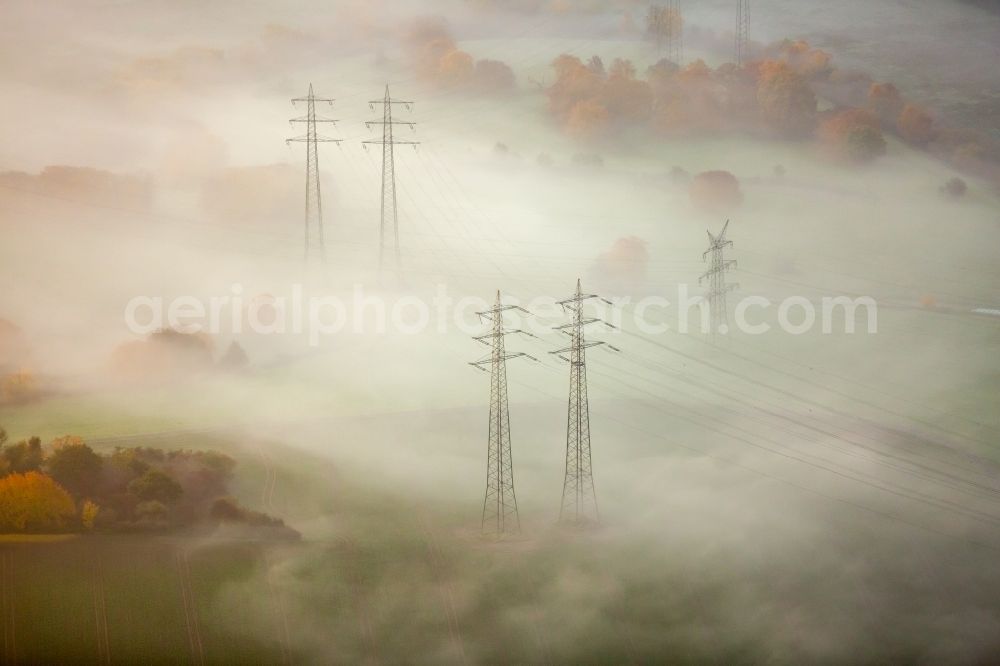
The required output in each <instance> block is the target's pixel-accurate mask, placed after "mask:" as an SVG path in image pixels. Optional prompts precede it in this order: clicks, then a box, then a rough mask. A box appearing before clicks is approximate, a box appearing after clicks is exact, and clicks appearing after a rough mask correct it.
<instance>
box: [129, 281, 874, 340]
mask: <svg viewBox="0 0 1000 666" xmlns="http://www.w3.org/2000/svg"><path fill="white" fill-rule="evenodd" d="M246 291H247V290H245V289H244V288H243V286H242V285H241V284H234V285H232V286H231V288H230V289H229V291H228V293H224V294H218V295H211V296H208V297H203V296H202V297H198V296H193V295H186V296H175V297H169V298H168V297H163V296H135V297H133V298H131V299H130V300H129V301H128V303H127V304H126V305H125V308H124V312H123V314H124V321H125V325H126V327H127V328H128V330H129V331H130V332H132V333H134V334H136V335H148V334H149V333H152V332H154V331H158V330H162V329H173V330H176V331H179V332H182V333H208V334H213V335H214V334H233V335H239V334H241V333H244V332H252V333H255V334H258V335H297V336H305V337H306V338H307V339H308V342H309V344H310V345H313V346H316V345H319V344H320V343H321V341H322V340H323V338H325V337H328V336H332V335H336V334H338V333H347V332H349V333H354V334H376V335H384V334H402V335H417V334H421V333H426V332H429V331H432V332H437V333H448V332H452V331H455V330H457V331H460V332H462V333H465V334H469V335H476V334H478V333H481V332H482V330H483V325H482V321H481V320H480V318H479V317H478V316H477V313H478V312H483V311H486V310H489V309H490V308H491V307H492V306H493V304H494V303H493V300H492V299H487V298H484V297H475V296H453V295H451V294H450V292H449V288H448V286H447V285H444V284H439V285H437V287H436V288H435V289H434V291H433V294H428V295H420V296H418V295H413V294H387V293H386V292H382V291H376V290H368V289H366V288H365V287H364V286H363V285H360V284H355V285H353V287H352V288H350V289H349V290H344V291H343V292H341V293H335V294H323V295H311V294H307V293H306V290H305V289H304V288H303V286H302V285H299V284H296V285H292V286H291V287H290V289H289V290H288V293H286V294H278V295H274V294H256V295H250V294H248V293H246ZM558 300H560V299H558V298H555V297H552V296H543V295H540V296H535V297H533V298H531V299H530V300H521V299H518V298H516V297H515V296H512V295H508V294H504V295H503V304H505V305H517V306H520V307H521V308H524V310H527V314H526V313H525V312H522V311H521V310H517V309H511V310H508V311H506V312H505V313H504V324H505V325H506V326H509V327H511V328H518V329H521V330H524V331H527V332H529V333H532V334H534V335H542V334H544V333H547V332H549V331H550V330H551V327H552V325H553V324H555V323H563V322H565V316H566V313H565V312H564V311H563V309H562V306H560V305H559V304H558V302H557V301H558ZM727 306H728V307H727V308H726V310H727V313H728V316H727V317H726V319H725V321H721V322H720V321H716V322H713V321H712V318H711V311H710V307H709V302H708V300H706V298H705V297H703V296H702V295H700V294H698V293H692V290H691V289H689V286H688V285H687V284H684V283H681V284H678V285H677V288H676V294H675V295H674V297H673V298H667V297H666V296H663V295H645V296H641V297H633V296H617V297H615V296H611V297H607V299H606V300H604V299H592V300H588V301H586V304H585V308H586V312H587V315H588V316H592V317H594V318H596V319H599V320H603V321H605V322H607V323H608V324H610V325H611V328H612V330H613V329H621V328H623V327H625V328H626V329H633V330H635V331H637V332H640V333H645V334H661V333H666V332H675V333H680V334H686V333H691V332H700V333H719V334H723V335H725V334H730V333H732V332H733V330H734V329H735V330H736V331H738V332H740V333H742V334H745V335H762V334H765V333H768V332H770V331H772V330H774V329H775V328H777V329H778V330H781V331H782V332H784V333H787V334H789V335H802V334H804V333H808V332H810V331H813V330H815V329H816V327H817V326H819V330H820V331H821V332H822V333H824V334H830V333H834V332H837V333H840V332H843V333H848V334H853V333H855V332H864V333H867V334H874V333H876V332H877V331H878V305H877V303H876V301H875V300H874V299H873V298H871V297H867V296H861V297H850V296H826V297H823V298H819V299H808V298H805V297H802V296H787V297H783V298H781V299H778V300H776V301H772V300H771V299H769V298H767V297H765V296H761V295H745V296H738V295H735V294H731V295H730V296H729V299H728V304H727ZM713 328H714V329H715V330H713Z"/></svg>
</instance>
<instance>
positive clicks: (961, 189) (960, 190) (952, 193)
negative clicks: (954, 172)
mask: <svg viewBox="0 0 1000 666" xmlns="http://www.w3.org/2000/svg"><path fill="white" fill-rule="evenodd" d="M968 189H969V187H968V185H966V184H965V181H964V180H962V179H961V178H957V177H956V178H949V179H948V181H947V182H946V183H945V184H944V185H942V186H941V192H942V193H943V194H945V195H946V196H949V197H951V198H952V199H960V198H961V197H963V196H965V192H966V190H968Z"/></svg>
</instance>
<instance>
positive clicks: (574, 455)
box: [549, 280, 620, 527]
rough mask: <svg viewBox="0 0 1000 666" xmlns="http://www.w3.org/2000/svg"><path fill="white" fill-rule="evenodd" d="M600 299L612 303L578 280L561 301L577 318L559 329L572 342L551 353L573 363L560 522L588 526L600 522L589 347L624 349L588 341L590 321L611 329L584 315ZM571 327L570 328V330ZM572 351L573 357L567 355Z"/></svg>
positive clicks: (570, 376)
mask: <svg viewBox="0 0 1000 666" xmlns="http://www.w3.org/2000/svg"><path fill="white" fill-rule="evenodd" d="M592 298H597V299H600V300H601V301H603V302H605V303H607V304H608V305H612V303H611V301H608V300H605V299H603V298H600V297H599V296H597V295H596V294H584V293H583V292H582V291H581V290H580V280H577V281H576V294H574V295H573V296H571V297H570V298H567V299H565V300H562V301H558V304H559V305H561V306H562V308H563V311H569V312H570V313H571V314H572V317H573V321H571V322H570V323H568V324H563V325H562V326H557V327H556V330H561V331H562V332H564V333H566V334H567V335H569V336H570V338H572V343H571V344H570V346H569V347H566V348H565V349H557V350H556V351H552V352H549V353H550V354H557V355H558V356H559V358H561V359H562V360H564V361H568V362H569V367H570V369H569V408H568V410H567V415H566V473H565V476H564V478H563V491H562V506H561V507H560V509H559V522H561V523H563V524H567V525H571V526H574V527H586V526H588V525H594V524H597V523H598V522H600V513H599V512H598V510H597V494H596V492H595V491H594V473H593V467H592V465H591V460H590V406H589V403H588V401H587V358H586V350H587V349H588V348H589V347H597V346H599V345H606V347H607V348H608V349H611V350H612V351H616V352H617V351H620V350H619V349H618V348H617V347H613V346H611V345H608V344H607V343H605V342H599V341H592V342H586V341H585V340H584V336H583V329H584V327H585V326H587V325H588V324H593V323H596V322H600V323H602V324H604V325H606V326H608V327H610V328H614V326H612V325H611V324H609V323H607V322H604V321H602V320H600V319H597V318H595V317H584V316H583V303H584V301H586V300H589V299H592ZM566 329H569V330H566ZM567 353H568V354H569V357H567V356H566V354H567Z"/></svg>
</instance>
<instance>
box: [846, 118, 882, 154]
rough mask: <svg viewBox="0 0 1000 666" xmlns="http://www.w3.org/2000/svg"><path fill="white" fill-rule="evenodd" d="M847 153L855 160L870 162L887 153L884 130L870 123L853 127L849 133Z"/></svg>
mask: <svg viewBox="0 0 1000 666" xmlns="http://www.w3.org/2000/svg"><path fill="white" fill-rule="evenodd" d="M846 143H847V145H846V155H847V157H848V159H850V160H852V161H854V162H870V161H872V160H873V159H875V158H876V157H879V156H880V155H884V154H885V139H884V138H883V137H882V132H880V131H879V130H878V129H876V128H874V127H870V126H868V125H858V126H855V127H852V128H851V129H850V130H849V131H848V133H847V139H846Z"/></svg>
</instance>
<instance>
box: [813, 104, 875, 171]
mask: <svg viewBox="0 0 1000 666" xmlns="http://www.w3.org/2000/svg"><path fill="white" fill-rule="evenodd" d="M819 135H820V138H821V139H822V140H823V142H824V143H825V144H826V145H827V146H828V147H829V148H830V149H831V150H832V151H833V152H834V153H835V154H837V155H839V156H840V157H843V158H846V159H848V160H851V161H853V162H869V161H871V160H873V159H875V158H876V157H878V156H880V155H884V154H885V147H886V146H885V139H884V138H882V131H881V130H880V129H879V120H878V117H877V116H876V115H875V114H874V112H872V111H869V110H868V109H844V110H842V111H839V112H838V113H836V114H834V115H832V116H830V117H829V118H827V119H826V120H825V121H823V124H822V125H821V126H820V129H819Z"/></svg>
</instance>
